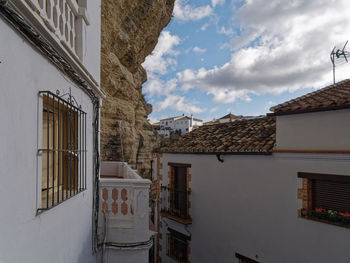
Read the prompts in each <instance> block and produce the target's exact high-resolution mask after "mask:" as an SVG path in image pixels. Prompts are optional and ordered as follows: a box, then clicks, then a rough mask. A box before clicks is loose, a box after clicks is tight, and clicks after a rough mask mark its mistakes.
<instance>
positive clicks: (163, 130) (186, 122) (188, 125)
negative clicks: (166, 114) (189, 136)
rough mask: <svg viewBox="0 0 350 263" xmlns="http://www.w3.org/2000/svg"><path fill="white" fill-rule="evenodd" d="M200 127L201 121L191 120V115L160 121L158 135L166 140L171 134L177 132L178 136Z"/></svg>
mask: <svg viewBox="0 0 350 263" xmlns="http://www.w3.org/2000/svg"><path fill="white" fill-rule="evenodd" d="M202 125H203V121H202V120H200V119H197V118H193V116H192V115H191V116H190V117H188V116H184V115H182V116H178V117H170V118H166V119H162V120H160V122H159V130H158V133H159V134H161V135H164V137H166V138H168V137H170V133H172V132H178V133H179V134H180V135H183V134H186V133H188V132H191V131H192V130H193V129H196V128H198V127H199V126H202Z"/></svg>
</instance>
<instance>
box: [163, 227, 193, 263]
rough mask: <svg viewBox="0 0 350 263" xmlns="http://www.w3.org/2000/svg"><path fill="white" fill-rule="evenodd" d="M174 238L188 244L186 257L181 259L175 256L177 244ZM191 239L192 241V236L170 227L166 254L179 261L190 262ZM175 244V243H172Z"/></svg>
mask: <svg viewBox="0 0 350 263" xmlns="http://www.w3.org/2000/svg"><path fill="white" fill-rule="evenodd" d="M174 239H177V240H179V241H180V242H183V243H185V244H186V257H185V259H184V260H182V261H181V260H179V259H177V258H176V256H175V252H176V251H175V250H174V247H175V244H174ZM190 241H191V236H187V235H185V234H183V233H180V232H178V231H176V230H174V229H172V228H169V227H168V233H167V251H166V255H167V256H168V257H170V258H172V259H173V260H176V261H177V262H181V263H187V262H190V261H189V256H190V244H189V243H190ZM171 244H173V245H171Z"/></svg>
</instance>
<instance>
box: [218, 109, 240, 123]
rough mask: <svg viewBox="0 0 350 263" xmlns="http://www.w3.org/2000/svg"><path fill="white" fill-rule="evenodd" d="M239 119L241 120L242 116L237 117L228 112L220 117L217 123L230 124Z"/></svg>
mask: <svg viewBox="0 0 350 263" xmlns="http://www.w3.org/2000/svg"><path fill="white" fill-rule="evenodd" d="M239 119H242V116H237V115H234V114H232V113H231V112H230V113H229V114H227V115H225V116H223V117H221V118H220V119H219V120H218V121H219V123H225V122H232V121H235V120H239Z"/></svg>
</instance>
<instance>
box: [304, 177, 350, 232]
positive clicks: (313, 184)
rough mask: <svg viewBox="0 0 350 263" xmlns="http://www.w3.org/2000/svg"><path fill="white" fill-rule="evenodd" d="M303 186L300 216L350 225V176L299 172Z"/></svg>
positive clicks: (340, 224)
mask: <svg viewBox="0 0 350 263" xmlns="http://www.w3.org/2000/svg"><path fill="white" fill-rule="evenodd" d="M298 177H299V178H303V183H302V185H303V188H301V189H299V190H298V198H299V199H302V204H303V207H302V209H301V210H299V215H300V217H303V218H307V219H313V220H316V221H320V222H325V223H330V224H335V225H338V226H345V227H350V176H348V175H334V174H315V173H298Z"/></svg>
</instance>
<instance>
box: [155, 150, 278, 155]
mask: <svg viewBox="0 0 350 263" xmlns="http://www.w3.org/2000/svg"><path fill="white" fill-rule="evenodd" d="M159 153H168V154H204V155H272V154H273V152H166V151H164V152H159Z"/></svg>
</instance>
